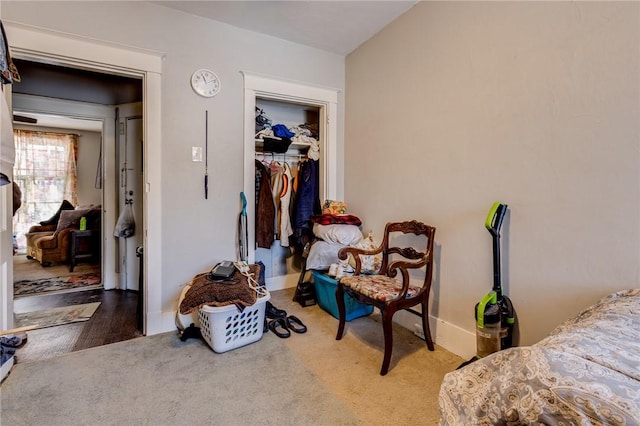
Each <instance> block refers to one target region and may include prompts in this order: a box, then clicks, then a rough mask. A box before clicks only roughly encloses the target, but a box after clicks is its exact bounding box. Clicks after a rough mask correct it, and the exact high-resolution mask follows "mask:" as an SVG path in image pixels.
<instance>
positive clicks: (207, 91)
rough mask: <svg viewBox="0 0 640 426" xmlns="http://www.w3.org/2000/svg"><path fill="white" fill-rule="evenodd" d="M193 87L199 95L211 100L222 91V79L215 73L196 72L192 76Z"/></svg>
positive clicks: (205, 70) (207, 71)
mask: <svg viewBox="0 0 640 426" xmlns="http://www.w3.org/2000/svg"><path fill="white" fill-rule="evenodd" d="M191 87H192V88H193V91H194V92H196V93H197V94H198V95H200V96H204V97H205V98H211V97H213V96H215V95H217V94H218V92H219V91H220V79H219V78H218V76H217V75H216V74H215V73H214V72H213V71H210V70H207V69H200V70H196V71H195V72H194V73H193V74H192V75H191Z"/></svg>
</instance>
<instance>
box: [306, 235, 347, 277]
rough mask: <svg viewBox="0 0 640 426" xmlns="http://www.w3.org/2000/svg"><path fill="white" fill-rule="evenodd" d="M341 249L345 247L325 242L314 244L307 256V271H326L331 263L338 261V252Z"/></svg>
mask: <svg viewBox="0 0 640 426" xmlns="http://www.w3.org/2000/svg"><path fill="white" fill-rule="evenodd" d="M343 247H347V246H346V245H343V244H337V243H328V242H326V241H316V242H314V243H313V244H312V245H311V248H310V249H309V256H307V265H306V266H307V269H316V270H320V271H326V270H327V269H329V266H331V264H332V263H338V262H339V261H340V259H338V252H339V251H340V249H341V248H343Z"/></svg>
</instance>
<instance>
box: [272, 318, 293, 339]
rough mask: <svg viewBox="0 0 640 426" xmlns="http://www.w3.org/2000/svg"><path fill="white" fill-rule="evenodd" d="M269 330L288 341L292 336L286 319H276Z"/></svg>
mask: <svg viewBox="0 0 640 426" xmlns="http://www.w3.org/2000/svg"><path fill="white" fill-rule="evenodd" d="M269 330H271V331H272V332H273V334H275V335H276V336H278V337H280V338H281V339H286V338H287V337H289V336H291V331H289V329H288V328H287V323H286V320H285V319H284V318H278V319H274V320H273V321H270V322H269Z"/></svg>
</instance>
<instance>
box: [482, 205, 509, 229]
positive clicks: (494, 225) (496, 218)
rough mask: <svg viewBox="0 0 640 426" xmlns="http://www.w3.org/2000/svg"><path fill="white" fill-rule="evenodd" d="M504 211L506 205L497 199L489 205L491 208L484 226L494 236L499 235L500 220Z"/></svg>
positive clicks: (505, 210)
mask: <svg viewBox="0 0 640 426" xmlns="http://www.w3.org/2000/svg"><path fill="white" fill-rule="evenodd" d="M506 212H507V205H506V204H502V203H501V202H499V201H496V202H495V203H493V206H491V209H490V210H489V214H488V215H487V220H486V221H485V222H484V226H485V228H487V230H488V231H489V232H490V233H491V235H493V236H494V237H499V236H500V227H501V226H502V220H503V219H504V215H505V213H506Z"/></svg>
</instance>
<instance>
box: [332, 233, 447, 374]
mask: <svg viewBox="0 0 640 426" xmlns="http://www.w3.org/2000/svg"><path fill="white" fill-rule="evenodd" d="M435 232H436V228H434V227H432V226H429V225H425V224H424V223H420V222H417V221H415V220H413V221H410V222H391V223H387V224H386V226H385V229H384V238H383V240H382V243H381V244H380V246H379V247H378V248H376V249H373V250H364V249H360V248H355V247H345V248H343V249H341V250H340V252H339V253H338V257H339V258H340V259H342V260H345V259H347V257H348V255H352V256H353V259H354V260H355V273H354V275H353V276H348V277H343V278H341V279H340V280H339V281H338V285H337V288H336V303H337V305H338V312H339V316H340V318H339V325H338V334H337V335H336V340H340V339H342V335H343V333H344V325H345V320H346V308H345V302H344V294H345V293H346V294H349V295H350V296H352V297H353V298H354V299H356V300H357V301H359V302H361V303H365V304H368V305H373V306H376V307H378V308H379V309H380V312H381V313H382V329H383V332H384V359H383V361H382V369H381V370H380V375H382V376H384V375H385V374H387V372H388V371H389V363H390V361H391V350H392V348H393V334H392V320H393V315H394V314H395V313H396V312H397V311H399V310H403V309H406V310H408V311H410V312H411V313H413V314H416V315H418V316H420V317H422V330H423V332H424V337H425V341H426V343H427V347H428V348H429V350H430V351H433V349H434V347H433V341H432V340H431V331H430V329H429V292H430V289H431V277H432V275H433V239H434V235H435ZM391 234H394V235H393V237H394V242H393V243H394V244H395V241H398V242H399V243H400V242H402V243H405V245H404V246H398V247H396V246H391V244H392V240H391ZM401 234H405V236H402V235H401ZM408 234H415V235H416V236H420V237H419V238H418V240H419V241H420V244H421V245H422V244H423V243H424V246H421V248H420V251H418V250H416V249H415V248H414V247H412V246H410V245H409V244H406V242H407V241H408V240H412V241H416V238H414V237H411V236H410V235H408ZM396 237H397V238H398V239H396ZM423 237H424V238H423ZM398 245H400V244H398ZM416 245H417V244H416ZM422 247H424V249H423V248H422ZM379 253H382V262H381V266H380V270H379V271H378V273H377V274H375V275H365V274H361V268H362V260H361V257H360V255H369V256H370V255H376V254H379ZM409 270H413V271H414V272H413V273H412V274H411V275H412V276H413V277H410V274H409ZM416 275H424V280H422V279H420V281H421V282H420V283H419V284H418V283H417V282H416V281H417V280H416ZM420 278H421V277H420ZM415 305H421V306H422V313H420V312H418V311H415V310H413V309H411V307H412V306H415Z"/></svg>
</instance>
